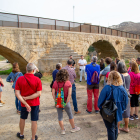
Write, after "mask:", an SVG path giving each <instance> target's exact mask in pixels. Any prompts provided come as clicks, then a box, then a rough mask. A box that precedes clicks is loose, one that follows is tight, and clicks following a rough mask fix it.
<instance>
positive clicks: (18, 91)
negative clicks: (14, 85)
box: [15, 90, 31, 112]
mask: <svg viewBox="0 0 140 140" xmlns="http://www.w3.org/2000/svg"><path fill="white" fill-rule="evenodd" d="M15 95H16V97H17V98H18V99H19V100H20V102H22V103H23V104H24V105H25V107H26V108H27V111H28V112H30V111H31V107H30V106H29V105H28V104H27V102H26V101H25V100H24V99H23V98H22V96H21V94H20V90H15Z"/></svg>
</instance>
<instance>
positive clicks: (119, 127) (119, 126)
mask: <svg viewBox="0 0 140 140" xmlns="http://www.w3.org/2000/svg"><path fill="white" fill-rule="evenodd" d="M120 123H121V121H120V122H118V134H119V133H120V130H119V128H120Z"/></svg>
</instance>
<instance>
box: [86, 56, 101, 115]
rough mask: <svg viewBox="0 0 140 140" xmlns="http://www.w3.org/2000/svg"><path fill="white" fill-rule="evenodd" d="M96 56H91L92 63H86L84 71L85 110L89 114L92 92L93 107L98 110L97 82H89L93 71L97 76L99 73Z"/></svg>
mask: <svg viewBox="0 0 140 140" xmlns="http://www.w3.org/2000/svg"><path fill="white" fill-rule="evenodd" d="M96 62H97V57H96V56H93V57H92V63H91V64H88V65H86V69H85V71H86V73H87V96H88V99H87V110H86V111H87V112H88V113H89V114H90V113H91V112H92V94H94V109H95V112H96V113H98V112H99V108H98V106H97V103H98V97H99V82H98V83H97V84H92V83H91V78H92V76H93V73H94V72H95V71H96V72H97V73H98V78H99V75H100V66H99V65H98V64H96Z"/></svg>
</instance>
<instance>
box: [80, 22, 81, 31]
mask: <svg viewBox="0 0 140 140" xmlns="http://www.w3.org/2000/svg"><path fill="white" fill-rule="evenodd" d="M80 32H81V23H80Z"/></svg>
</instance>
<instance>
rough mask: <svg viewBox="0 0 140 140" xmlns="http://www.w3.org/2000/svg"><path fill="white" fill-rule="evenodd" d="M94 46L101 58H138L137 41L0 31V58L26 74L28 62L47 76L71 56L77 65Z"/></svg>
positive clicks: (55, 32) (139, 42)
mask: <svg viewBox="0 0 140 140" xmlns="http://www.w3.org/2000/svg"><path fill="white" fill-rule="evenodd" d="M91 45H92V46H93V47H94V48H95V50H96V51H97V54H98V56H99V57H100V58H101V57H103V58H105V57H107V56H109V57H120V58H129V59H130V58H133V57H137V56H140V54H139V52H140V40H139V39H131V38H124V37H118V36H111V35H105V34H95V33H83V32H70V31H58V30H45V29H27V28H12V27H0V55H2V56H4V57H5V58H6V59H8V60H9V61H10V62H11V63H13V62H18V63H19V66H20V69H21V71H23V72H25V66H26V64H27V63H28V62H33V63H35V64H36V65H37V66H38V67H39V69H40V70H42V71H45V72H49V71H51V70H53V69H54V68H55V64H56V63H58V62H61V63H62V64H63V65H65V64H66V60H67V59H68V58H69V55H70V54H72V55H73V56H74V59H75V60H76V62H77V61H78V59H79V58H80V55H84V56H85V55H86V53H87V51H88V48H89V47H90V46H91Z"/></svg>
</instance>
